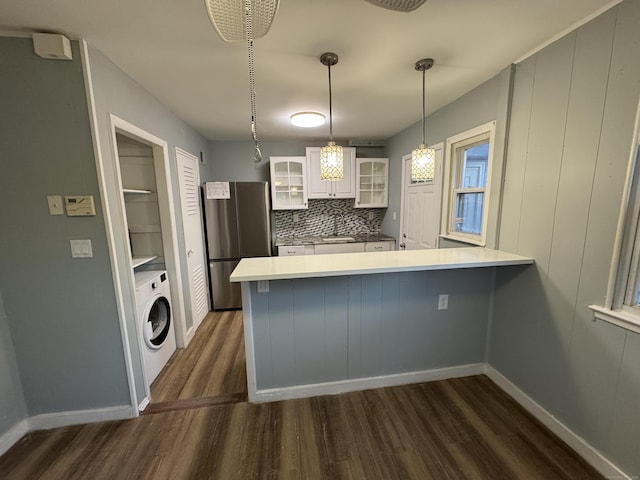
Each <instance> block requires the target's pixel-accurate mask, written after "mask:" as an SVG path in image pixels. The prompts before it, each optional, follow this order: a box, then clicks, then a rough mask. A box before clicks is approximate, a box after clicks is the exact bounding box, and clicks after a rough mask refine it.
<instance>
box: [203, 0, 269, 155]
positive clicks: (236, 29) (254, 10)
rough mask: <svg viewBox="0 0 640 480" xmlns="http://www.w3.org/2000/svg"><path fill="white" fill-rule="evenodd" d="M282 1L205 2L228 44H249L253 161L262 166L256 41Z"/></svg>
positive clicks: (212, 20) (216, 26)
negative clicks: (259, 140)
mask: <svg viewBox="0 0 640 480" xmlns="http://www.w3.org/2000/svg"><path fill="white" fill-rule="evenodd" d="M279 3H280V2H279V0H205V1H204V4H205V6H206V7H207V13H208V14H209V19H210V20H211V23H212V24H213V27H214V28H215V29H216V32H218V35H220V37H221V38H222V39H223V40H224V41H225V42H240V41H246V42H247V55H248V57H249V102H250V104H251V136H252V138H253V142H254V143H255V150H254V153H253V161H254V162H255V163H260V161H261V160H262V152H261V151H260V144H259V142H258V127H257V118H256V117H257V114H256V81H255V70H254V60H253V40H254V39H256V38H260V37H263V36H264V35H266V34H267V32H268V31H269V29H270V28H271V24H272V23H273V19H274V17H275V16H276V12H277V11H278V5H279Z"/></svg>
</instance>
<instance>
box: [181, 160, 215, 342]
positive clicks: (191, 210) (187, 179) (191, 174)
mask: <svg viewBox="0 0 640 480" xmlns="http://www.w3.org/2000/svg"><path fill="white" fill-rule="evenodd" d="M176 160H177V163H178V179H179V182H180V203H181V204H182V224H183V226H184V245H185V248H186V252H185V254H186V257H187V268H188V270H189V300H190V304H191V322H189V320H187V327H188V330H190V334H191V335H193V333H194V332H195V329H196V328H198V325H200V322H202V319H203V318H204V317H205V315H206V314H207V312H208V311H209V298H208V295H207V281H206V269H205V268H206V265H205V258H204V244H203V238H204V235H203V231H202V214H201V210H200V172H199V170H198V158H197V157H195V156H194V155H191V154H190V153H187V152H185V151H183V150H180V149H179V148H176ZM189 323H191V325H189ZM189 327H191V328H189Z"/></svg>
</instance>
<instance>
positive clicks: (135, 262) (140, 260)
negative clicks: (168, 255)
mask: <svg viewBox="0 0 640 480" xmlns="http://www.w3.org/2000/svg"><path fill="white" fill-rule="evenodd" d="M156 258H158V256H157V255H152V256H148V257H133V258H132V259H131V264H132V265H133V268H138V267H139V266H141V265H144V264H145V263H149V262H151V261H152V260H155V259H156Z"/></svg>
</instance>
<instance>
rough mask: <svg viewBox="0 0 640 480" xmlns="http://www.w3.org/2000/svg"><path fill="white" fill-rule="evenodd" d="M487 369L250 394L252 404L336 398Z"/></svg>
mask: <svg viewBox="0 0 640 480" xmlns="http://www.w3.org/2000/svg"><path fill="white" fill-rule="evenodd" d="M484 367H485V364H484V363H472V364H469V365H460V366H456V367H446V368H438V369H434V370H422V371H418V372H409V373H398V374H392V375H382V376H379V377H367V378H354V379H349V380H339V381H336V382H326V383H315V384H310V385H299V386H294V387H282V388H271V389H266V390H254V391H253V392H251V391H249V401H250V402H252V403H262V402H275V401H279V400H291V399H294V398H306V397H316V396H319V395H336V394H338V393H347V392H356V391H360V390H369V389H372V388H382V387H395V386H398V385H409V384H412V383H423V382H433V381H436V380H446V379H448V378H459V377H469V376H472V375H480V374H482V373H484Z"/></svg>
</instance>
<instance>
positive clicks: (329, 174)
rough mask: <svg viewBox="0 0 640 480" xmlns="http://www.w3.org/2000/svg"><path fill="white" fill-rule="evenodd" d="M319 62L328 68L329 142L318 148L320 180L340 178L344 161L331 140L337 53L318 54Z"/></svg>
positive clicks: (339, 150)
mask: <svg viewBox="0 0 640 480" xmlns="http://www.w3.org/2000/svg"><path fill="white" fill-rule="evenodd" d="M320 62H321V63H322V64H323V65H325V66H326V67H327V69H328V70H329V143H328V144H327V145H326V146H324V147H322V148H321V149H320V178H321V179H322V180H330V181H336V180H342V179H343V178H344V163H343V154H342V147H341V146H340V145H336V142H334V141H333V111H332V105H331V67H332V66H333V65H335V64H336V63H338V55H336V54H335V53H331V52H327V53H323V54H322V55H321V56H320Z"/></svg>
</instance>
